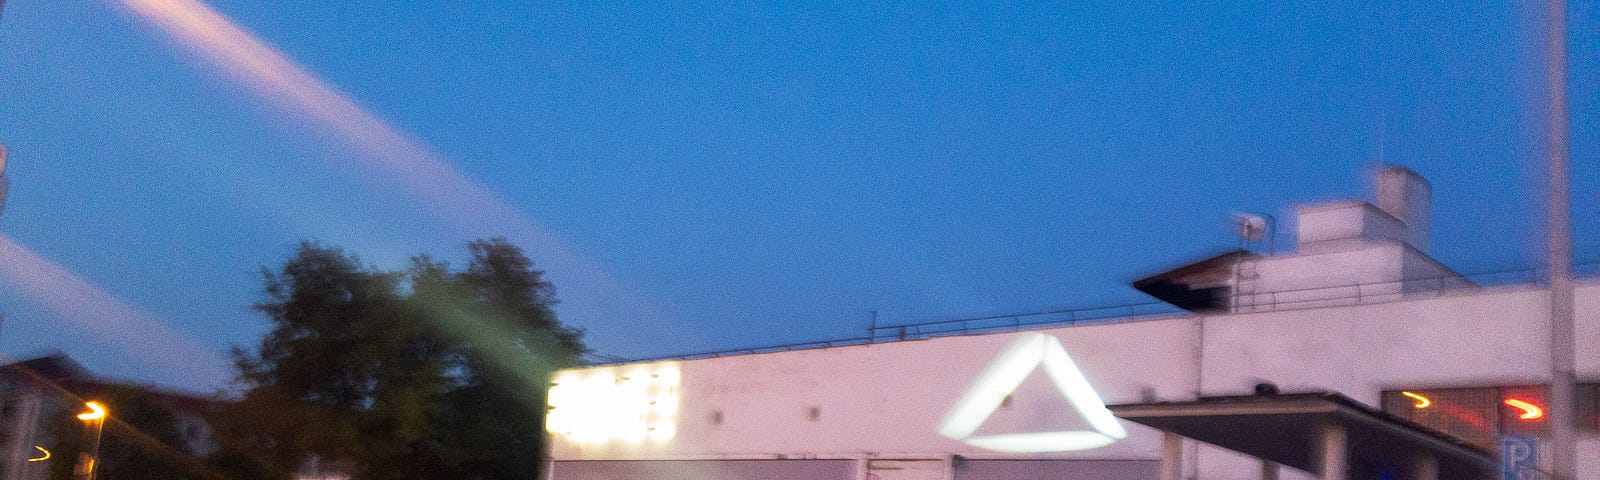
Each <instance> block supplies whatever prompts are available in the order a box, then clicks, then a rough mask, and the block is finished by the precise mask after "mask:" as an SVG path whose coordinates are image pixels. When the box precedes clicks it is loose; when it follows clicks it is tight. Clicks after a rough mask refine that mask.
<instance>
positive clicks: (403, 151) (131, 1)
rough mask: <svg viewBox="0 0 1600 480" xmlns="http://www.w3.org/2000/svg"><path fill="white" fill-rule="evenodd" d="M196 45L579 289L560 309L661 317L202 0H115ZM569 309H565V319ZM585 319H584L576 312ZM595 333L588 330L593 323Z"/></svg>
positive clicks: (443, 213)
mask: <svg viewBox="0 0 1600 480" xmlns="http://www.w3.org/2000/svg"><path fill="white" fill-rule="evenodd" d="M113 1H116V2H118V3H120V4H122V5H123V6H125V7H127V9H128V10H130V11H131V12H132V13H133V14H134V15H135V16H137V17H138V18H139V19H142V20H144V21H145V22H147V23H149V24H150V25H153V26H155V27H157V28H158V29H159V30H160V31H162V32H165V33H167V34H168V35H170V36H171V37H172V38H174V39H175V40H177V41H178V43H179V44H181V45H182V46H183V47H185V48H187V49H188V50H190V51H192V52H194V53H196V54H199V55H200V56H201V57H203V58H205V59H206V60H208V61H209V62H210V64H212V65H214V66H215V67H216V68H218V69H219V70H221V71H222V72H224V73H225V74H227V75H228V76H230V77H232V78H234V79H236V80H238V81H240V82H242V83H243V84H245V85H246V86H248V87H249V88H250V89H251V90H252V91H253V92H254V93H255V94H257V95H258V96H260V97H262V98H264V99H266V100H268V101H269V102H271V103H274V104H276V105H278V106H280V107H281V108H284V109H285V110H288V111H290V112H292V113H296V114H299V115H301V116H303V117H305V118H306V119H309V120H311V121H312V122H313V123H314V124H317V125H320V126H322V127H324V128H328V129H331V130H332V131H334V132H337V133H338V134H339V137H340V138H342V139H344V140H345V141H347V142H348V143H349V145H351V146H353V147H355V148H356V149H357V150H358V151H361V152H362V153H364V154H365V155H356V156H354V157H355V158H354V159H353V160H354V162H356V163H357V165H358V166H359V167H360V168H362V169H363V170H366V173H371V174H375V176H376V177H378V178H381V179H384V180H386V182H385V183H384V184H386V185H392V186H395V187H396V188H398V189H399V190H400V191H402V192H404V193H405V194H406V195H409V196H411V197H412V198H415V199H417V201H418V202H419V203H420V204H421V206H422V207H423V208H424V209H425V210H427V211H429V212H431V213H432V214H433V216H434V217H436V218H437V219H438V220H440V221H441V222H443V223H445V224H446V225H448V226H449V227H450V229H451V230H452V231H456V232H470V233H471V234H473V235H480V236H481V235H483V233H484V232H486V231H487V232H492V233H493V234H496V235H504V236H506V237H507V238H509V239H510V240H512V241H513V242H516V243H519V244H521V245H523V246H524V247H527V248H529V251H530V253H531V254H533V256H535V257H537V258H538V259H539V260H540V263H541V264H542V266H543V268H544V269H545V271H546V272H547V274H548V275H549V277H550V279H551V281H552V282H554V283H556V284H557V285H561V286H562V287H563V291H566V292H577V293H578V294H579V296H570V295H569V296H567V297H564V298H562V303H563V304H564V305H565V306H567V307H571V309H570V310H569V309H563V310H564V311H565V312H568V313H572V312H588V316H589V317H595V318H611V319H627V320H628V321H629V322H631V323H633V324H635V325H639V324H648V323H650V322H651V321H665V320H668V319H667V318H664V316H663V314H662V312H663V311H662V310H661V309H660V308H658V307H656V306H655V305H654V304H653V302H650V301H648V300H647V299H645V298H644V297H643V296H641V295H639V294H637V293H635V292H634V291H632V290H631V289H626V288H622V287H621V286H619V284H618V283H617V282H615V281H614V280H613V279H612V278H611V277H610V276H609V275H607V274H606V273H605V272H604V270H603V269H601V268H599V267H598V266H597V265H595V264H593V263H592V262H589V261H587V260H586V259H585V258H584V257H583V256H581V255H579V254H578V253H577V252H576V251H574V250H573V249H572V248H570V247H568V246H567V245H566V244H565V242H562V241H560V239H559V238H558V237H557V236H556V235H554V234H553V233H551V232H548V231H547V230H546V229H544V228H542V227H541V226H539V225H538V224H537V223H536V222H534V221H532V220H531V219H529V218H528V217H526V216H524V215H523V214H522V213H521V212H520V211H519V210H518V209H517V208H516V207H514V206H513V205H512V204H511V203H510V202H507V201H505V200H504V199H502V198H500V197H499V196H498V195H496V194H494V193H492V192H490V191H489V190H488V189H486V188H484V187H483V186H481V185H479V184H478V183H476V182H474V181H473V180H472V179H470V178H468V177H467V176H465V175H463V174H462V173H461V172H460V171H458V170H456V169H455V168H454V167H452V166H451V165H450V164H448V163H447V162H446V161H444V159H442V158H440V157H439V156H437V155H435V154H434V153H432V151H431V150H430V149H429V148H428V147H427V146H425V145H424V144H423V143H422V142H420V141H417V140H415V139H413V138H412V137H410V136H408V135H406V134H404V133H402V132H401V131H400V130H399V129H397V128H395V127H393V126H391V125H390V124H389V123H388V122H386V121H384V120H383V119H381V118H379V117H378V116H376V115H374V114H372V113H370V112H368V111H367V110H365V109H363V108H362V107H361V106H360V105H359V104H357V103H356V102H355V101H354V100H352V99H351V98H350V97H349V96H347V95H345V94H344V93H342V92H340V91H338V90H337V89H335V88H334V87H332V86H331V85H329V84H328V83H327V82H325V81H323V80H322V79H321V78H319V77H318V76H316V75H315V74H313V73H312V72H310V71H308V70H306V69H305V68H303V67H301V66H300V65H298V64H297V63H295V62H294V61H293V60H292V59H290V58H289V57H288V56H287V55H285V54H284V53H282V52H280V51H278V50H277V49H275V48H273V47H272V46H270V45H268V44H266V43H265V42H263V41H261V40H260V39H259V38H257V37H256V36H255V35H254V34H253V33H251V32H249V31H247V30H245V29H244V28H242V27H240V26H239V25H237V24H235V23H234V22H232V21H230V20H229V19H227V18H226V17H224V16H223V15H222V14H220V13H218V12H217V11H216V10H214V9H212V8H210V7H209V6H207V5H206V4H205V3H203V2H200V1H198V0H113ZM570 320H571V318H570V317H569V321H570ZM580 321H581V319H580ZM591 332H593V329H591Z"/></svg>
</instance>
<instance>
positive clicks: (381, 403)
mask: <svg viewBox="0 0 1600 480" xmlns="http://www.w3.org/2000/svg"><path fill="white" fill-rule="evenodd" d="M468 251H469V252H470V254H471V261H470V262H469V263H468V265H467V266H466V268H465V269H463V270H460V271H456V270H452V269H451V268H450V266H449V265H448V264H447V263H444V262H440V261H436V260H433V259H431V258H429V257H426V256H422V257H417V258H415V259H413V262H412V266H411V268H409V269H407V270H405V271H400V272H392V271H382V270H378V269H375V268H371V267H364V266H362V265H361V264H360V262H359V260H358V259H357V258H356V257H354V256H352V255H347V254H345V253H344V252H342V251H340V250H338V249H336V248H329V247H323V246H320V245H316V244H311V243H306V244H302V245H301V247H300V250H299V252H298V253H297V254H296V255H295V256H294V257H293V258H291V259H290V260H289V261H288V262H287V263H285V264H284V266H283V268H282V269H281V270H279V271H276V272H270V271H269V272H266V274H265V277H266V289H265V290H266V294H267V298H266V300H265V301H263V302H262V303H260V304H259V305H257V308H258V309H259V310H260V311H261V312H263V313H265V314H266V315H267V317H268V318H269V319H270V320H271V321H272V324H273V327H274V328H273V330H272V331H271V332H270V333H268V334H267V335H266V337H265V338H263V339H262V341H261V345H260V347H259V348H257V349H256V351H255V352H247V351H244V350H239V349H236V350H235V358H236V364H237V366H238V368H239V372H240V376H239V379H240V381H241V382H242V383H243V384H244V386H246V387H247V388H246V390H245V391H244V393H243V396H242V398H241V399H240V401H239V402H237V403H235V404H233V405H230V406H228V407H226V408H224V409H223V410H222V412H221V414H220V415H219V416H218V418H217V419H216V421H215V423H216V425H217V430H218V433H219V439H220V443H221V450H220V452H219V454H218V455H215V456H214V457H213V463H214V464H215V465H216V467H217V468H218V469H219V470H223V471H226V472H228V473H229V474H230V475H233V476H235V477H237V478H284V477H286V476H287V474H288V473H289V472H293V471H296V470H298V469H299V468H300V467H301V466H302V464H303V463H304V462H305V461H306V460H307V459H311V458H315V459H320V460H323V461H338V462H340V464H341V466H342V468H343V469H345V470H346V471H344V472H343V473H347V474H350V475H351V476H352V477H353V478H355V479H358V480H366V479H426V478H439V479H446V478H448V479H474V478H481V479H523V478H526V479H532V478H537V476H538V474H539V471H540V468H539V466H540V465H539V462H540V458H541V457H542V453H543V451H544V448H545V446H544V444H543V438H544V433H543V421H544V412H545V407H544V392H545V390H546V387H547V386H548V384H549V383H548V382H549V377H550V375H551V374H552V373H554V371H555V370H556V369H559V368H564V367H567V366H570V365H574V364H576V363H577V362H578V361H579V357H580V355H581V354H582V353H583V352H584V351H585V349H584V347H583V344H582V342H581V332H578V331H576V330H573V329H569V328H567V327H564V326H562V325H561V323H560V322H559V321H558V320H557V319H556V316H555V313H554V311H552V310H551V307H552V306H553V305H554V304H555V296H554V292H553V287H552V286H551V285H550V283H549V282H546V281H544V280H543V278H542V277H543V272H540V271H538V270H535V269H534V268H533V263H532V261H530V260H529V259H528V258H527V257H526V256H525V255H523V253H522V251H521V250H520V249H518V248H517V247H516V246H514V245H511V244H510V243H508V242H506V241H505V240H504V239H493V240H481V241H476V242H472V243H470V244H469V245H468Z"/></svg>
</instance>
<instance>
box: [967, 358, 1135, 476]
mask: <svg viewBox="0 0 1600 480" xmlns="http://www.w3.org/2000/svg"><path fill="white" fill-rule="evenodd" d="M1040 365H1044V371H1045V373H1046V374H1047V375H1049V377H1050V380H1051V382H1053V383H1055V385H1056V389H1058V390H1060V391H1061V395H1062V396H1064V397H1066V399H1067V402H1069V403H1071V405H1072V408H1073V409H1074V410H1076V411H1077V412H1078V415H1079V416H1082V417H1083V419H1084V420H1087V421H1088V422H1089V427H1090V428H1093V430H1071V431H1059V432H1035V433H1010V434H1003V435H984V436H977V437H974V436H971V435H972V432H975V431H977V430H978V427H979V426H981V425H983V422H984V421H986V420H988V419H989V416H990V415H994V411H995V410H996V409H998V408H1000V403H1001V402H1003V401H1005V398H1006V395H1010V394H1011V392H1014V391H1016V390H1017V387H1018V386H1020V385H1022V381H1023V380H1026V379H1027V378H1028V375H1029V374H1031V373H1033V371H1034V369H1036V368H1038V367H1039V366H1040ZM939 434H940V435H944V436H946V437H949V438H952V439H955V440H961V441H963V442H967V444H968V445H972V446H974V447H978V448H982V449H986V450H994V451H999V452H1012V453H1027V452H1064V451H1069V450H1088V449H1091V448H1099V447H1103V446H1106V445H1110V444H1111V443H1112V442H1116V441H1117V440H1121V439H1122V438H1123V437H1127V436H1128V431H1127V430H1124V429H1123V428H1122V424H1120V423H1117V418H1116V417H1114V416H1112V415H1111V410H1108V409H1106V404H1105V402H1104V401H1102V400H1100V395H1099V394H1097V393H1095V391H1094V388H1093V387H1090V386H1089V380H1088V379H1087V378H1084V376H1083V372H1082V371H1079V370H1078V366H1077V365H1076V364H1074V363H1072V357H1070V356H1068V355H1067V349H1065V348H1062V347H1061V341H1059V340H1056V338H1055V337H1052V336H1049V335H1045V334H1042V333H1028V334H1025V335H1023V336H1022V338H1019V339H1017V341H1016V342H1015V343H1012V344H1011V346H1010V347H1007V348H1006V350H1005V352H1002V353H1001V354H1000V357H999V358H996V359H995V361H994V363H992V364H990V365H989V368H988V369H987V370H984V372H983V376H981V377H978V381H977V383H974V384H972V387H971V388H969V389H967V393H966V395H963V396H962V397H961V400H959V401H957V402H956V405H955V407H953V408H951V409H950V413H946V414H945V416H944V421H942V422H940V423H939Z"/></svg>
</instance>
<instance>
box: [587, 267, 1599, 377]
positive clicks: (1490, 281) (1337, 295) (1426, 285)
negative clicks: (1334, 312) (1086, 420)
mask: <svg viewBox="0 0 1600 480" xmlns="http://www.w3.org/2000/svg"><path fill="white" fill-rule="evenodd" d="M1546 271H1547V269H1546V268H1544V267H1533V268H1519V269H1508V270H1498V271H1488V272H1478V273H1472V274H1464V275H1444V276H1438V277H1427V278H1410V279H1404V280H1395V281H1384V282H1367V283H1349V284H1341V285H1333V286H1320V287H1313V288H1302V289H1279V290H1271V291H1262V292H1252V293H1237V294H1233V295H1228V296H1226V298H1224V300H1227V301H1226V302H1223V303H1221V304H1220V306H1219V308H1218V309H1217V311H1216V312H1215V313H1216V314H1237V313H1256V312H1275V311H1287V310H1305V309H1314V308H1328V307H1340V306H1352V305H1369V304H1378V303H1389V302H1397V301H1403V300H1416V299H1420V298H1428V297H1437V296H1445V295H1451V294H1456V293H1462V292H1465V291H1472V290H1478V289H1482V288H1483V287H1486V286H1497V285H1498V286H1504V285H1529V286H1540V285H1543V284H1544V282H1545V280H1546V278H1547V277H1546ZM1573 275H1574V276H1577V277H1590V278H1592V277H1600V260H1593V261H1587V262H1582V263H1576V264H1574V265H1573ZM1207 314H1210V312H1207ZM1192 315H1193V314H1192V313H1190V312H1188V311H1185V310H1183V309H1180V308H1177V307H1174V306H1172V305H1171V304H1169V303H1166V302H1160V301H1153V302H1140V303H1126V304H1119V305H1110V306H1096V307H1083V308H1069V309H1060V310H1050V311H1043V312H1029V313H1018V314H1010V315H991V316H983V317H971V318H958V319H951V320H935V321H930V322H919V323H907V324H896V325H879V326H875V327H871V328H868V329H867V335H866V336H862V337H853V338H841V339H834V340H819V341H811V342H799V343H785V344H778V345H769V346H763V347H750V348H736V349H728V350H716V351H708V352H699V353H689V354H681V355H671V356H664V357H652V358H643V359H625V358H620V357H611V356H598V357H597V358H595V359H594V360H596V361H594V362H591V363H592V364H593V365H615V364H622V363H637V362H649V361H665V360H694V359H701V358H715V357H726V356H734V355H750V354H757V353H773V352H786V351H793V350H810V349H817V348H829V347H841V346H849V345H865V344H871V343H877V342H888V341H902V340H918V339H925V338H935V337H945V336H958V335H974V334H980V333H995V332H1005V331H1017V330H1024V329H1035V328H1045V327H1057V326H1070V325H1082V324H1088V323H1114V322H1126V321H1136V320H1146V319H1151V318H1168V317H1186V316H1192Z"/></svg>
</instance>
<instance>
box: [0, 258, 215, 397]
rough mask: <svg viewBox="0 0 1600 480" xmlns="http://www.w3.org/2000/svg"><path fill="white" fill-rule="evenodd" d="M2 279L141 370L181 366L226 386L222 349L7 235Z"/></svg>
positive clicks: (0, 272) (206, 381)
mask: <svg viewBox="0 0 1600 480" xmlns="http://www.w3.org/2000/svg"><path fill="white" fill-rule="evenodd" d="M0 284H6V285H8V286H10V287H12V289H13V291H15V292H17V293H18V294H19V295H20V296H21V297H22V298H23V299H25V300H27V301H28V302H30V303H32V304H34V305H37V306H39V307H41V308H43V309H45V310H48V311H49V312H50V313H52V314H53V315H54V316H55V317H57V318H58V319H59V320H61V328H63V329H71V330H74V331H78V332H82V333H84V334H87V335H89V336H91V337H92V338H94V339H97V340H98V341H99V342H100V344H99V345H97V346H99V347H103V348H110V349H117V350H120V351H122V352H123V353H124V354H125V355H126V356H127V358H129V359H131V360H132V361H133V363H134V364H136V365H139V366H140V367H141V368H142V369H143V370H146V371H150V372H165V371H172V369H175V368H182V369H184V373H183V375H184V376H185V377H186V378H188V379H193V380H194V381H196V382H204V385H206V386H208V387H217V386H222V385H224V384H226V383H227V381H228V379H229V378H230V373H229V372H228V371H227V370H226V368H227V367H226V366H227V365H229V363H228V361H227V358H225V357H224V356H223V355H222V352H221V350H220V349H212V348H208V347H204V346H202V345H201V344H200V343H198V342H196V341H194V339H192V338H190V337H189V336H187V335H184V334H183V333H181V332H179V331H177V330H175V329H173V328H172V327H170V326H168V325H167V324H166V323H164V322H162V321H160V320H157V319H156V317H155V316H153V315H150V314H149V313H145V312H144V311H142V310H140V309H138V308H136V307H134V306H132V305H129V304H128V303H127V302H124V301H122V299H120V298H117V297H116V296H115V295H112V294H110V293H108V292H106V291H105V290H103V289H101V288H100V287H98V286H96V285H94V284H93V283H90V282H89V281H87V280H84V279H83V278H81V277H79V276H78V275H77V274H75V273H73V272H72V271H71V270H68V269H67V268H66V267H63V266H61V265H59V264H57V263H55V262H53V261H50V260H49V259H47V258H44V257H43V256H41V255H39V254H38V253H37V252H34V251H33V250H31V249H29V248H28V247H26V246H23V245H21V244H18V243H16V242H15V241H12V239H11V238H10V237H7V236H5V235H0Z"/></svg>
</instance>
